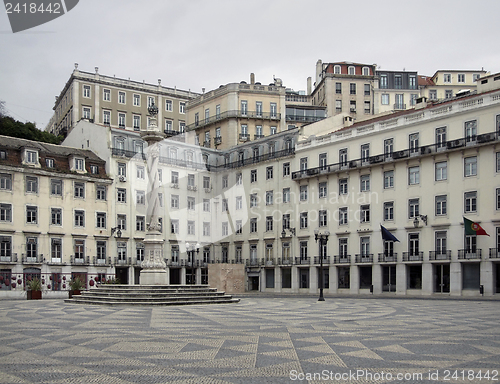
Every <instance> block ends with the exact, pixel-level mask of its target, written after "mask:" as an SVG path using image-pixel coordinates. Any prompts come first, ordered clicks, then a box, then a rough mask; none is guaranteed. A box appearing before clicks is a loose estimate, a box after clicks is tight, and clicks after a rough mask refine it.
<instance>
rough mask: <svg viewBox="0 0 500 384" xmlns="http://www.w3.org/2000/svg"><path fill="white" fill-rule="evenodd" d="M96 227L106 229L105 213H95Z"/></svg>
mask: <svg viewBox="0 0 500 384" xmlns="http://www.w3.org/2000/svg"><path fill="white" fill-rule="evenodd" d="M96 227H97V228H106V212H97V213H96Z"/></svg>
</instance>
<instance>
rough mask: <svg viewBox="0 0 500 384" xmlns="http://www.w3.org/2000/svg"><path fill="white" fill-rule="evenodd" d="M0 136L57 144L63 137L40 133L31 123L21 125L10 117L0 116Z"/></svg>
mask: <svg viewBox="0 0 500 384" xmlns="http://www.w3.org/2000/svg"><path fill="white" fill-rule="evenodd" d="M0 135H4V136H10V137H18V138H20V139H26V140H33V141H41V142H44V143H49V144H59V143H60V142H61V141H62V140H63V139H64V137H63V136H55V135H53V134H52V133H49V132H45V131H40V130H39V129H37V128H36V127H35V125H34V124H33V123H21V122H20V121H17V120H14V119H13V118H12V117H10V116H5V115H1V114H0Z"/></svg>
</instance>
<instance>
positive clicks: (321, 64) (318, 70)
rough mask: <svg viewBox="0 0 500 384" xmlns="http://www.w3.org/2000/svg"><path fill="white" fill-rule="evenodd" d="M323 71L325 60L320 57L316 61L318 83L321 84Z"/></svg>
mask: <svg viewBox="0 0 500 384" xmlns="http://www.w3.org/2000/svg"><path fill="white" fill-rule="evenodd" d="M322 72H323V62H322V61H321V59H319V60H318V61H317V62H316V84H319V82H320V81H321V73H322Z"/></svg>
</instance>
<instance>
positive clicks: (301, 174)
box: [292, 132, 500, 180]
mask: <svg viewBox="0 0 500 384" xmlns="http://www.w3.org/2000/svg"><path fill="white" fill-rule="evenodd" d="M473 139H474V140H473ZM494 141H500V132H490V133H485V134H482V135H477V136H474V137H472V136H470V137H463V138H460V139H454V140H449V141H446V142H439V143H437V144H430V145H425V146H419V147H414V148H411V149H410V148H407V149H402V150H399V151H392V152H391V153H381V154H379V155H374V156H370V157H369V158H368V159H365V158H363V159H361V158H359V159H353V160H349V161H342V162H339V163H332V164H329V165H322V166H320V167H315V168H307V169H302V170H299V171H295V172H292V179H293V180H299V179H301V178H307V177H313V176H315V175H318V174H319V173H335V172H340V171H345V170H346V169H356V168H360V167H365V166H371V165H373V164H377V163H383V162H386V163H387V162H393V161H398V160H401V159H406V158H408V157H410V156H411V157H420V156H429V155H431V154H434V153H438V152H439V153H442V152H443V151H451V150H456V149H458V148H462V147H465V146H466V145H467V146H475V145H483V144H486V143H489V142H494Z"/></svg>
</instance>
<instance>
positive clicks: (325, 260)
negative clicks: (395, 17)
mask: <svg viewBox="0 0 500 384" xmlns="http://www.w3.org/2000/svg"><path fill="white" fill-rule="evenodd" d="M314 264H318V265H319V264H321V260H320V257H319V256H314ZM325 264H330V256H323V265H325Z"/></svg>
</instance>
